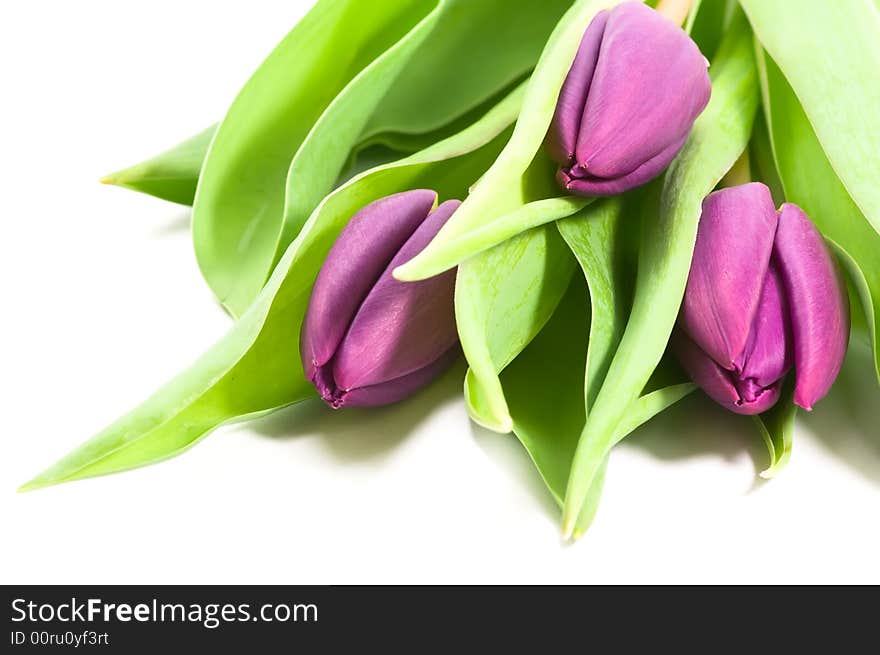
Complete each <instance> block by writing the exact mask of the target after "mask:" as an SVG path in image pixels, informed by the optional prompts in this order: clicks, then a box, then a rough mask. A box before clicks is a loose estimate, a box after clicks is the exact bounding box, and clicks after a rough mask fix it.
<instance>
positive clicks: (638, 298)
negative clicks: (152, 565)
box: [23, 0, 880, 538]
mask: <svg viewBox="0 0 880 655" xmlns="http://www.w3.org/2000/svg"><path fill="white" fill-rule="evenodd" d="M878 108H880V10H878V5H877V3H876V2H875V1H874V0H836V1H835V2H828V0H802V1H801V2H798V3H794V2H784V1H782V0H777V1H768V0H660V1H659V2H648V3H644V4H643V3H642V2H638V1H635V0H628V1H625V2H620V1H615V0H371V1H370V2H363V1H362V0H318V1H317V2H316V4H315V5H314V7H313V9H312V10H311V11H310V12H309V13H308V14H307V15H306V16H305V17H304V18H303V19H302V21H301V22H300V23H299V24H298V25H296V26H295V27H294V28H293V30H292V31H291V32H290V33H289V34H288V36H287V37H286V38H285V39H284V40H283V41H282V42H281V43H280V44H279V45H278V46H277V47H276V49H275V50H274V51H273V52H272V53H271V54H270V55H269V57H268V58H267V59H266V60H265V61H264V62H263V64H262V65H261V66H260V67H259V68H258V69H257V70H256V72H255V73H254V74H253V76H252V77H251V78H250V80H249V81H248V82H247V83H246V84H245V86H244V87H243V88H242V89H241V91H240V93H239V94H238V96H237V97H236V99H235V101H234V102H233V103H232V106H231V107H230V108H229V110H228V112H227V113H226V115H225V117H224V118H223V120H222V121H221V122H220V123H219V124H218V125H215V126H212V127H209V128H208V129H206V130H205V131H204V132H202V133H200V134H198V135H196V136H194V137H193V138H191V139H190V140H188V141H186V142H185V143H182V144H180V145H178V146H176V147H174V148H172V149H170V150H167V151H165V152H163V153H162V154H159V155H157V156H156V157H154V158H152V159H149V160H147V161H144V162H142V163H139V164H136V165H134V166H132V167H130V168H127V169H125V170H122V171H119V172H118V173H115V174H112V175H109V176H108V177H107V178H105V180H104V181H105V182H107V183H110V184H115V185H119V186H123V187H127V188H130V189H134V190H136V191H140V192H144V193H148V194H152V195H154V196H157V197H159V198H163V199H166V200H170V201H173V202H178V203H183V204H191V205H192V207H193V210H192V234H193V240H194V245H195V253H196V257H197V259H198V263H199V266H200V269H201V271H202V274H203V275H204V278H205V280H206V282H207V283H208V285H209V286H210V288H211V289H212V290H213V292H214V293H215V294H216V296H217V299H218V300H219V302H220V303H222V305H223V306H224V307H225V308H226V310H227V311H228V312H229V314H230V315H231V317H232V318H233V319H234V323H233V324H232V325H231V327H230V329H229V332H228V334H226V336H225V337H224V338H222V339H221V340H220V341H219V342H218V343H216V344H214V345H213V346H212V347H211V348H209V349H208V350H207V351H206V352H205V353H204V355H203V356H202V357H200V358H199V359H198V360H197V361H196V362H195V363H194V364H193V365H191V366H190V367H189V368H187V369H185V370H184V371H183V372H182V373H181V374H180V375H178V376H177V377H176V378H174V379H173V380H172V381H170V382H169V383H168V384H166V385H165V386H164V387H162V388H161V389H159V390H158V391H157V392H156V393H155V394H154V395H153V396H152V397H150V398H149V399H147V400H146V401H145V402H144V403H143V404H142V405H141V406H139V407H137V408H136V409H134V410H133V411H132V412H130V413H128V414H126V415H125V416H123V417H122V418H120V419H119V420H117V421H116V422H115V423H113V424H112V425H110V426H109V427H107V428H105V429H104V430H103V431H102V432H100V433H99V434H97V435H96V436H95V437H93V438H92V439H91V440H90V441H87V442H86V443H85V444H83V445H82V446H80V447H79V448H77V449H75V450H74V451H73V452H71V453H70V454H68V455H67V456H66V457H64V458H63V459H61V460H60V461H58V462H57V463H56V464H55V465H53V466H51V467H50V468H49V469H47V470H46V471H44V472H43V473H41V474H40V475H38V476H37V477H35V478H34V479H33V480H31V481H30V482H28V483H27V484H25V485H24V487H23V488H26V489H34V488H38V487H43V486H47V485H51V484H56V483H59V482H66V481H70V480H77V479H81V478H86V477H91V476H97V475H103V474H107V473H113V472H116V471H122V470H125V469H130V468H133V467H137V466H143V465H146V464H152V463H154V462H157V461H159V460H162V459H165V458H168V457H172V456H174V455H177V454H179V453H181V452H182V451H184V450H186V449H187V448H189V447H190V446H192V445H194V444H195V443H196V442H197V441H199V440H200V439H202V438H203V437H205V436H206V435H208V434H209V433H210V432H211V431H212V430H214V429H215V428H217V427H218V426H220V425H222V424H224V423H227V422H230V421H233V420H240V419H242V418H246V417H252V416H255V415H259V414H262V413H265V412H268V411H272V410H274V409H277V408H280V407H284V406H286V405H290V404H292V403H297V402H302V401H307V400H310V399H317V398H320V399H322V400H323V401H324V402H325V403H326V404H327V405H328V406H329V407H331V408H333V409H339V410H342V411H345V408H347V407H352V406H363V407H368V406H376V405H385V404H389V403H394V402H398V401H400V400H402V399H404V398H406V397H408V396H410V395H412V394H415V393H417V392H418V391H419V390H420V389H422V388H423V387H425V385H428V384H430V383H431V381H432V380H433V379H435V378H436V377H437V376H438V375H440V374H441V373H442V372H443V371H444V370H445V369H447V367H449V366H450V364H451V363H452V362H454V361H455V360H456V359H458V358H460V357H462V356H463V357H464V359H466V361H467V364H468V370H467V373H466V376H465V379H464V401H465V403H466V405H467V409H468V412H469V414H470V416H471V417H472V418H473V420H474V421H476V422H477V423H479V424H480V425H482V426H485V427H487V428H489V429H491V430H495V431H497V432H501V433H513V434H514V435H515V436H516V437H517V438H518V439H519V440H520V441H521V442H522V444H523V446H524V447H525V448H526V449H527V450H528V452H529V454H530V456H531V458H532V460H533V461H534V464H535V466H536V468H537V470H538V472H539V473H540V475H541V477H542V478H543V480H544V482H545V483H546V485H547V488H548V490H549V493H550V494H552V495H553V497H554V498H555V499H556V500H557V501H558V503H559V505H560V507H561V510H562V526H563V533H564V535H565V536H566V537H568V538H576V537H578V536H580V535H581V534H583V533H584V531H585V530H586V529H587V528H588V527H589V525H590V523H591V521H592V518H593V516H594V514H595V511H596V508H597V506H598V501H599V497H600V494H601V490H602V484H603V480H604V477H605V470H606V465H607V462H608V457H609V453H610V451H611V449H612V448H613V447H614V445H615V444H616V443H617V442H619V441H620V440H621V439H623V438H624V437H626V436H627V435H628V434H630V433H631V432H633V431H634V430H635V429H636V428H637V427H639V426H640V425H642V424H643V423H644V422H646V421H648V420H650V419H651V418H652V417H653V416H655V415H657V414H658V413H659V412H662V411H664V410H665V409H666V408H668V407H669V406H670V405H672V404H673V403H676V402H677V401H678V400H680V399H681V398H683V397H684V396H686V395H688V394H690V393H694V392H697V393H705V394H707V395H708V396H709V397H710V398H712V399H713V400H714V401H716V402H717V404H718V405H720V408H719V411H725V410H726V411H731V412H736V413H738V414H745V415H749V416H751V417H753V421H754V425H755V427H756V428H757V434H758V435H759V436H760V437H762V438H763V440H764V442H765V443H766V445H767V448H768V451H769V458H770V465H769V467H768V468H767V470H766V471H764V473H763V474H762V475H764V476H766V477H770V476H772V475H774V474H775V473H777V472H778V471H779V470H780V469H781V468H782V467H783V466H784V464H785V463H786V461H787V460H788V457H789V454H790V452H791V447H792V443H791V441H792V430H793V426H794V423H795V419H796V414H797V410H798V408H802V409H803V410H806V411H811V410H813V408H814V407H816V411H821V404H820V401H821V399H822V398H823V396H825V394H826V393H827V392H828V391H829V389H830V388H831V386H832V385H833V384H834V381H835V378H836V377H837V375H838V373H839V371H840V369H841V366H842V364H843V361H844V357H845V354H846V351H847V348H848V346H849V345H850V341H851V339H852V341H853V342H855V341H863V342H865V343H866V344H868V346H869V347H872V348H873V353H874V357H873V360H874V365H875V367H876V368H877V369H878V370H880V348H878V326H880V183H878V180H880V111H878ZM851 313H852V317H851ZM365 438H367V437H365ZM670 438H671V439H674V438H676V437H675V435H670Z"/></svg>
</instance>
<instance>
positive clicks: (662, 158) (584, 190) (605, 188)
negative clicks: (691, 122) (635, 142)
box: [556, 135, 688, 197]
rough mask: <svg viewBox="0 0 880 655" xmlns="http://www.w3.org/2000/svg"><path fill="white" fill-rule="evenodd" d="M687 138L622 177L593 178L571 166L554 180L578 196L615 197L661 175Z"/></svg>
mask: <svg viewBox="0 0 880 655" xmlns="http://www.w3.org/2000/svg"><path fill="white" fill-rule="evenodd" d="M687 137H688V135H685V136H684V137H682V138H681V139H679V140H678V141H676V142H675V143H673V144H672V145H671V146H669V147H668V148H666V150H664V151H662V152H661V153H660V154H659V155H657V156H656V157H654V158H653V159H649V160H648V161H647V162H645V163H644V164H642V165H641V166H639V167H638V168H637V169H636V170H634V171H633V172H632V173H628V174H627V175H624V176H622V177H616V178H610V179H604V178H601V177H595V176H592V175H590V174H589V173H588V172H587V171H584V170H583V169H580V167H579V166H573V167H571V168H570V169H559V173H558V174H557V178H556V179H557V180H558V181H559V184H560V185H562V186H563V187H564V188H565V189H566V190H568V191H571V192H572V193H573V194H575V195H578V196H587V197H596V196H616V195H617V194H619V193H623V192H625V191H629V190H630V189H634V188H636V187H638V186H642V185H643V184H646V183H647V182H650V181H651V180H653V179H654V178H655V177H657V176H658V175H659V174H660V173H662V172H663V169H664V168H666V167H667V166H669V163H670V162H671V161H672V160H673V159H675V156H676V155H677V154H678V151H679V150H681V149H682V147H683V146H684V144H685V141H687Z"/></svg>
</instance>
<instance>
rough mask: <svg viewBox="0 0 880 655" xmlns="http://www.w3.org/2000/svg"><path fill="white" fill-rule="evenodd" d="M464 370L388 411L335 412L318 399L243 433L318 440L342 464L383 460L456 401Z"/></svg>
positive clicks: (454, 369) (458, 366)
mask: <svg viewBox="0 0 880 655" xmlns="http://www.w3.org/2000/svg"><path fill="white" fill-rule="evenodd" d="M464 370H465V367H464V363H463V362H462V361H459V362H456V364H454V365H453V366H452V368H451V369H450V370H449V371H448V372H447V373H446V374H445V375H443V376H442V377H441V378H440V379H439V380H436V381H435V382H434V383H433V384H431V385H429V386H428V387H427V388H425V389H423V390H422V391H420V392H419V393H418V394H416V395H415V396H413V397H412V398H408V399H407V400H404V401H402V402H400V403H397V404H395V405H390V406H388V407H374V408H357V407H351V408H347V409H345V410H344V411H334V410H331V409H329V408H328V407H326V406H325V405H324V404H323V403H322V402H320V401H319V400H317V399H315V400H308V401H305V402H302V403H298V404H297V405H292V406H290V407H286V408H284V409H282V410H279V411H277V412H274V413H272V414H269V415H268V416H265V417H262V418H259V419H257V420H254V421H249V422H247V423H246V424H245V425H246V429H247V430H250V431H253V432H256V433H257V434H260V435H262V436H265V437H270V438H273V439H292V438H296V437H298V436H315V435H318V436H320V437H322V442H323V444H324V445H325V446H326V447H327V450H328V451H329V452H330V453H331V454H332V455H333V456H334V457H336V459H338V460H339V461H340V462H342V463H346V462H356V461H360V460H368V459H372V458H376V457H381V456H383V455H386V454H387V453H390V452H391V451H393V450H394V449H396V448H397V447H398V446H400V445H401V444H402V443H403V442H404V441H405V440H406V439H407V437H409V436H410V435H411V434H412V433H413V432H414V431H415V430H416V429H417V428H418V426H419V425H421V424H422V423H424V422H425V421H427V420H428V419H429V418H430V416H431V414H432V412H434V411H436V410H438V409H439V408H440V407H442V406H445V405H447V404H448V403H450V402H457V401H459V398H460V396H461V388H462V383H463V380H464Z"/></svg>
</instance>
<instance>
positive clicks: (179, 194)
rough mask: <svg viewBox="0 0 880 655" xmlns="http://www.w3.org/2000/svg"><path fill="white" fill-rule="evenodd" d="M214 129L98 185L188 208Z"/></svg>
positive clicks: (111, 174)
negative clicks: (112, 186) (137, 193)
mask: <svg viewBox="0 0 880 655" xmlns="http://www.w3.org/2000/svg"><path fill="white" fill-rule="evenodd" d="M216 129H217V126H216V125H212V126H211V127H209V128H207V129H205V130H202V131H201V132H199V133H198V134H196V135H195V136H192V137H190V138H189V139H187V140H186V141H184V142H182V143H179V144H178V145H176V146H174V147H173V148H169V149H168V150H166V151H164V152H161V153H159V154H158V155H156V156H154V157H151V158H150V159H147V160H145V161H142V162H140V163H138V164H135V165H134V166H129V167H128V168H124V169H122V170H121V171H116V172H115V173H110V174H109V175H106V176H104V177H103V178H102V179H101V182H102V183H103V184H113V185H116V186H121V187H124V188H126V189H131V190H132V191H139V192H141V193H146V194H149V195H151V196H156V197H157V198H162V199H163V200H170V201H171V202H177V203H180V204H181V205H191V204H192V202H193V197H194V196H195V194H196V184H197V183H198V181H199V171H201V169H202V162H203V161H204V160H205V155H206V154H207V152H208V144H210V143H211V139H212V138H213V136H214V132H215V131H216Z"/></svg>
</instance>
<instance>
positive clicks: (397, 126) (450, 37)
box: [363, 0, 572, 138]
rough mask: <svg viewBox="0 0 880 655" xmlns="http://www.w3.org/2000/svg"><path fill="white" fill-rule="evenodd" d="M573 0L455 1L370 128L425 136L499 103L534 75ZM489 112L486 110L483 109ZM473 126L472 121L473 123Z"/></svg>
mask: <svg viewBox="0 0 880 655" xmlns="http://www.w3.org/2000/svg"><path fill="white" fill-rule="evenodd" d="M571 2H572V0H541V1H540V2H535V0H478V1H476V2H475V1H474V0H455V1H454V2H449V3H447V4H448V6H447V7H446V8H445V10H444V15H443V16H442V18H441V20H439V21H438V23H437V25H436V27H435V28H434V30H433V31H432V32H431V36H430V38H429V39H428V40H427V41H426V42H425V44H424V45H423V46H422V47H421V48H419V51H418V53H417V55H416V56H415V57H413V59H412V60H411V61H410V62H409V63H408V64H407V66H406V67H405V68H404V69H403V71H402V72H401V74H400V75H399V76H398V78H397V80H396V81H395V83H394V85H393V86H392V87H391V88H390V90H389V91H388V93H387V94H386V95H385V97H384V98H383V99H382V103H381V105H379V108H378V110H377V111H376V112H375V113H374V114H373V116H372V117H371V118H370V121H369V123H368V124H367V127H366V128H365V129H364V133H363V134H364V137H366V138H369V137H372V136H375V135H383V134H384V135H387V134H400V135H418V134H425V133H429V132H432V131H435V130H437V129H440V128H442V127H444V126H446V125H447V124H448V123H449V122H450V121H454V120H458V119H461V118H462V117H463V116H464V114H465V113H466V112H467V111H468V110H471V109H472V108H474V107H476V106H478V105H480V104H481V103H485V102H487V101H490V100H491V99H492V98H495V99H496V102H497V100H498V98H497V96H498V94H499V93H503V92H504V90H505V89H507V90H508V91H509V90H510V87H511V86H512V85H513V84H516V83H518V82H521V81H522V78H523V75H524V74H525V73H527V72H529V71H531V70H532V68H534V66H535V62H537V61H538V57H539V56H540V54H541V50H542V49H543V47H544V43H545V42H546V41H547V37H548V36H549V35H550V33H551V31H552V30H553V28H554V27H555V26H556V23H557V21H558V20H559V19H560V18H561V16H562V15H563V14H564V13H565V11H566V10H567V9H568V8H569V6H571ZM483 113H484V112H483ZM471 122H473V121H472V120H471V121H468V123H471Z"/></svg>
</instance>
